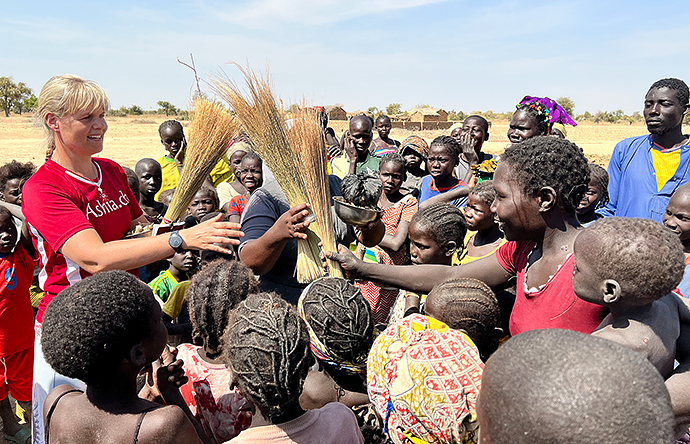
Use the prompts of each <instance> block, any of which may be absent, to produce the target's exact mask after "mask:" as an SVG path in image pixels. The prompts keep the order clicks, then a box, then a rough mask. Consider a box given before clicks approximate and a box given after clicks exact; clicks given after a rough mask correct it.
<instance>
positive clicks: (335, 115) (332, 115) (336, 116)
mask: <svg viewBox="0 0 690 444" xmlns="http://www.w3.org/2000/svg"><path fill="white" fill-rule="evenodd" d="M325 108H326V115H328V120H347V113H346V112H345V110H344V109H343V108H341V107H339V106H335V105H328V106H326V107H325Z"/></svg>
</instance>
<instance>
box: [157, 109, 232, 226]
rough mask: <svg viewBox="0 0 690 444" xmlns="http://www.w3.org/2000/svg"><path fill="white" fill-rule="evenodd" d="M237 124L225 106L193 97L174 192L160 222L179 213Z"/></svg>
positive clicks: (227, 141)
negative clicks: (182, 161) (192, 107)
mask: <svg viewBox="0 0 690 444" xmlns="http://www.w3.org/2000/svg"><path fill="white" fill-rule="evenodd" d="M239 128H240V124H239V122H238V121H237V119H233V117H232V116H231V115H230V113H229V112H228V110H227V109H225V108H224V107H223V106H222V105H220V104H218V103H213V102H210V101H208V100H206V99H203V98H198V99H196V100H195V101H194V117H193V119H192V123H191V126H190V128H189V143H188V145H187V152H186V153H185V161H184V166H183V167H182V172H181V173H180V181H179V182H178V184H177V188H176V190H175V194H173V198H172V201H171V202H170V206H169V207H168V211H167V212H166V213H165V217H164V222H165V223H171V222H174V221H176V220H177V219H178V218H179V217H180V216H182V215H183V214H184V213H185V211H187V208H189V203H190V202H191V201H192V199H193V198H194V195H195V194H196V192H197V191H199V189H200V188H201V185H202V184H203V183H204V179H205V178H206V177H207V176H208V175H209V173H210V172H211V170H213V167H215V166H216V164H217V163H218V162H219V161H220V159H221V158H222V157H223V154H224V153H225V151H226V150H227V147H228V143H230V141H231V140H232V139H233V138H235V137H236V136H237V135H238V134H239Z"/></svg>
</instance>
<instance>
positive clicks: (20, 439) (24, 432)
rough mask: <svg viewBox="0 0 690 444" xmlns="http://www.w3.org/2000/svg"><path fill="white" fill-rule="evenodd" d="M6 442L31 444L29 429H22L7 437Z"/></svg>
mask: <svg viewBox="0 0 690 444" xmlns="http://www.w3.org/2000/svg"><path fill="white" fill-rule="evenodd" d="M5 441H7V442H11V443H14V444H28V443H31V432H30V431H29V429H25V428H21V429H19V431H18V432H17V433H15V434H14V435H5Z"/></svg>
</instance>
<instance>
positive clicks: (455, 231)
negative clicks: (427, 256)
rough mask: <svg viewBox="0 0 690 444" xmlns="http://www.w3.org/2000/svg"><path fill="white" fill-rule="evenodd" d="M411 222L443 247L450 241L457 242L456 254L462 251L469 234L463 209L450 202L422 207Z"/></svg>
mask: <svg viewBox="0 0 690 444" xmlns="http://www.w3.org/2000/svg"><path fill="white" fill-rule="evenodd" d="M411 224H417V227H418V228H419V229H421V230H423V231H425V232H426V233H427V234H428V235H429V236H431V238H432V239H433V240H434V242H436V243H437V244H438V245H439V246H440V247H441V248H446V247H447V245H448V243H449V242H455V245H457V250H456V252H455V253H454V254H460V253H462V250H463V249H464V244H465V235H466V234H467V222H466V221H465V215H464V214H462V211H461V210H460V209H459V208H458V207H456V206H454V205H451V204H448V203H437V204H433V205H429V206H427V207H424V208H420V209H419V211H417V212H416V213H415V214H414V216H412V220H410V225H411Z"/></svg>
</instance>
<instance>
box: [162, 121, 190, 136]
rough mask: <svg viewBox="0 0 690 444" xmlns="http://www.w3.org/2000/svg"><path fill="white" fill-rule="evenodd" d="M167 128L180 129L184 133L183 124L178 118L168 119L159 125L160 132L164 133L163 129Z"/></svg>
mask: <svg viewBox="0 0 690 444" xmlns="http://www.w3.org/2000/svg"><path fill="white" fill-rule="evenodd" d="M166 128H171V129H175V130H180V131H181V132H182V133H183V134H184V128H182V124H181V123H180V122H179V121H177V120H166V121H165V122H163V123H161V125H160V126H159V127H158V134H162V133H163V130H164V129H166Z"/></svg>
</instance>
